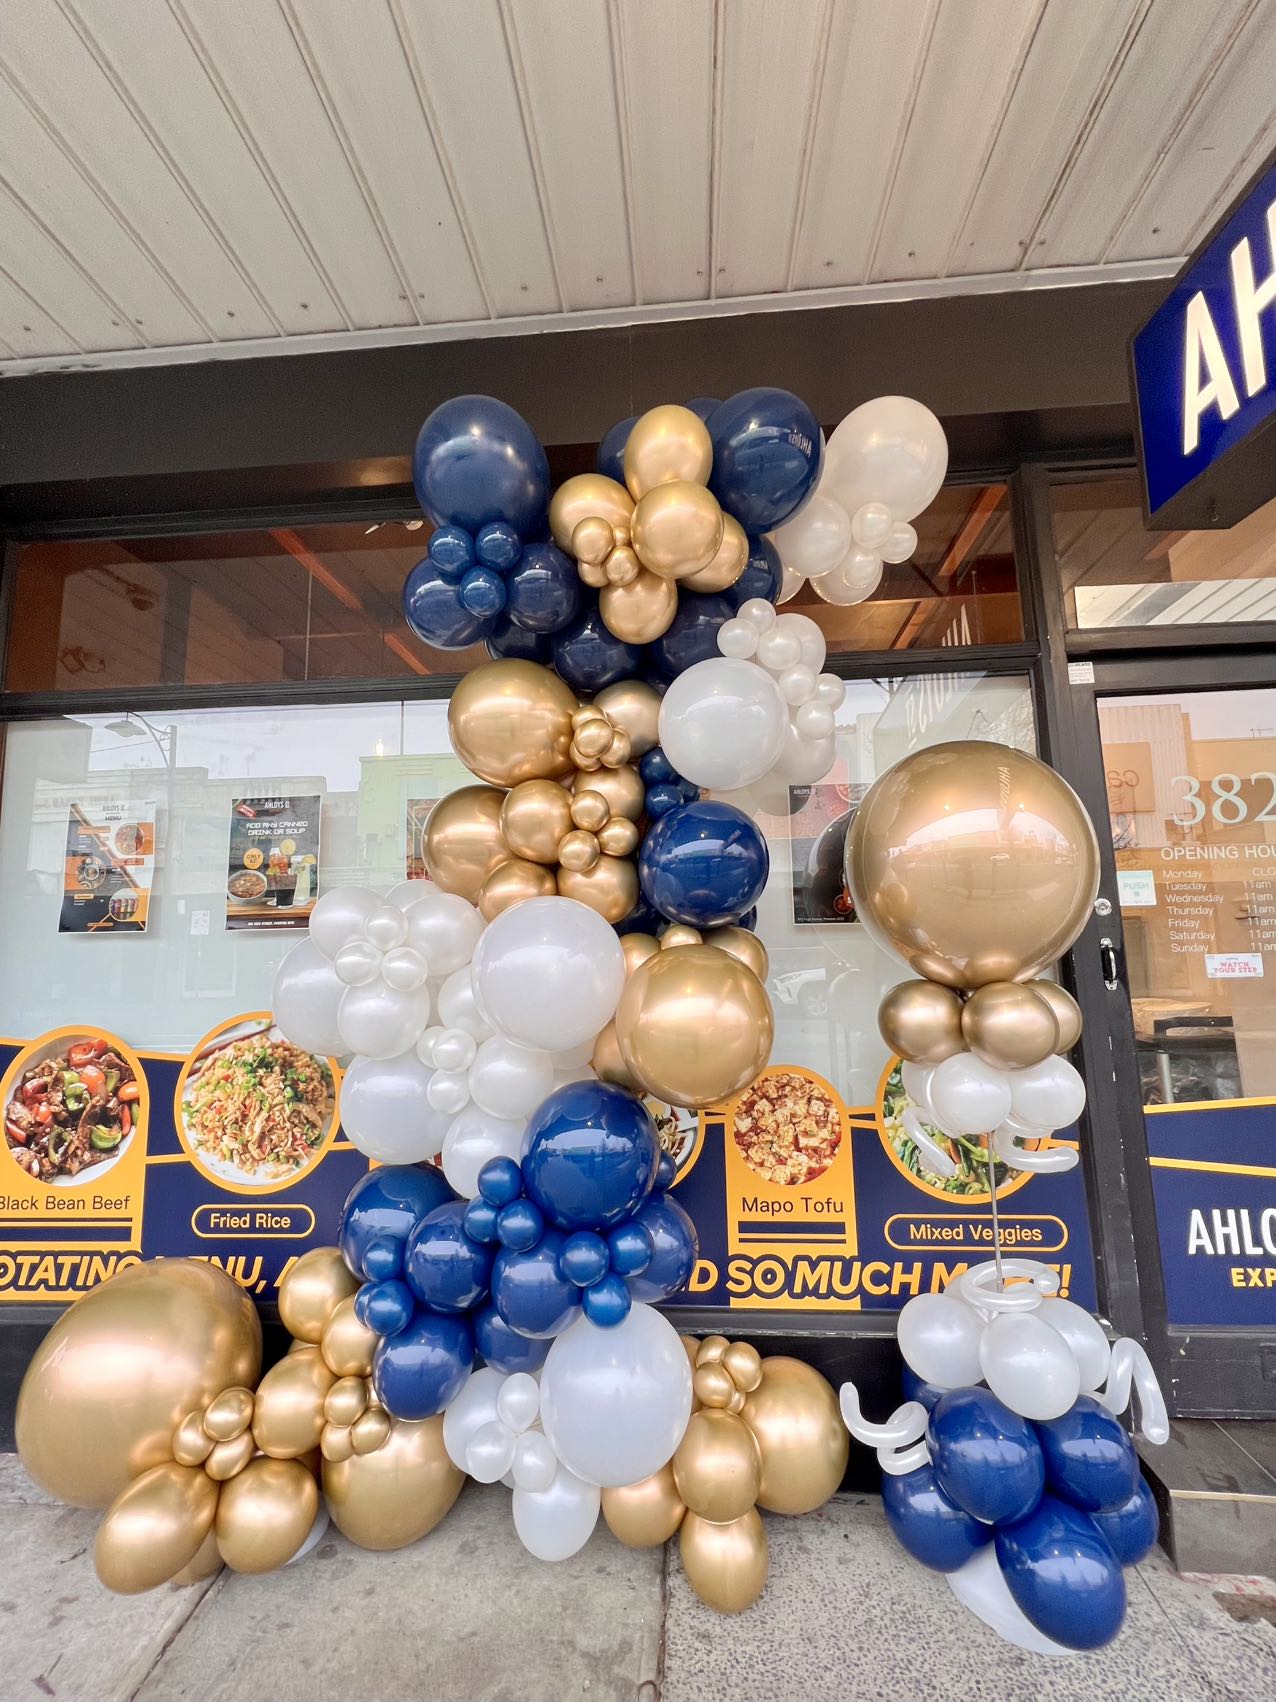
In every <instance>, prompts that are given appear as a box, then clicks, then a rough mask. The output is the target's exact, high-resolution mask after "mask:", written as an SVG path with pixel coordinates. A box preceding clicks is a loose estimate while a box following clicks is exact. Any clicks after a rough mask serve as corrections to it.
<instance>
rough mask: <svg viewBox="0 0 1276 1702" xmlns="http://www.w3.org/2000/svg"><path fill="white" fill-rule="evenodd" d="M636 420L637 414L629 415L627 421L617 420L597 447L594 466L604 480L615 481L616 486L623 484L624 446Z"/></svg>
mask: <svg viewBox="0 0 1276 1702" xmlns="http://www.w3.org/2000/svg"><path fill="white" fill-rule="evenodd" d="M637 418H638V416H637V414H630V416H629V418H628V419H627V420H617V421H616V423H615V425H614V426H612V428H611V430H610V431H609V432H608V433H607V434H606V436H605V437H604V438H603V440H602V442H601V443H600V444H599V445H598V459H597V461H596V462H595V465H596V466H597V468H598V471H599V472H600V473H602V474H603V476H604V477H605V478H608V479H615V481H616V483H617V484H618V485H623V484H624V482H625V445H626V444H627V443H628V442H629V434H630V432H631V431H632V430H633V429H634V421H635V420H636V419H637Z"/></svg>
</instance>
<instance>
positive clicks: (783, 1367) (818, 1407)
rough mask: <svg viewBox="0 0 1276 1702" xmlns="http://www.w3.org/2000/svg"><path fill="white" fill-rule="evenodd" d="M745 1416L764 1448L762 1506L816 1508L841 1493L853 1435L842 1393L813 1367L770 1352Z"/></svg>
mask: <svg viewBox="0 0 1276 1702" xmlns="http://www.w3.org/2000/svg"><path fill="white" fill-rule="evenodd" d="M742 1417H743V1419H744V1422H745V1423H746V1424H747V1425H748V1427H749V1429H750V1430H751V1431H752V1432H753V1434H754V1435H755V1436H756V1437H757V1439H758V1447H759V1448H760V1449H761V1451H762V1487H761V1488H760V1489H759V1491H758V1506H759V1507H765V1508H766V1510H767V1511H768V1512H770V1513H813V1512H814V1511H815V1509H816V1508H817V1507H822V1506H823V1505H824V1503H825V1502H826V1501H827V1500H828V1498H829V1496H830V1495H833V1494H835V1493H836V1491H837V1490H838V1488H839V1487H840V1485H841V1482H842V1478H843V1476H844V1474H845V1472H846V1461H847V1458H848V1456H849V1453H850V1443H851V1439H850V1435H849V1433H848V1431H847V1429H846V1426H845V1425H844V1424H843V1423H842V1415H841V1413H840V1412H839V1410H838V1405H837V1396H836V1395H835V1394H834V1392H833V1389H832V1387H831V1386H830V1384H829V1383H828V1381H827V1380H826V1379H825V1378H823V1377H821V1376H820V1374H819V1372H818V1371H816V1370H815V1369H814V1367H813V1366H810V1365H807V1364H805V1363H804V1362H803V1361H802V1360H800V1359H789V1358H787V1357H785V1356H784V1355H782V1354H770V1355H768V1356H767V1357H766V1358H765V1359H764V1360H763V1361H762V1378H761V1381H760V1382H759V1383H758V1386H757V1388H756V1389H754V1390H753V1392H752V1393H751V1394H750V1395H749V1396H748V1398H747V1399H746V1401H745V1403H744V1411H743V1414H742Z"/></svg>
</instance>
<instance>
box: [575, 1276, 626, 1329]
mask: <svg viewBox="0 0 1276 1702" xmlns="http://www.w3.org/2000/svg"><path fill="white" fill-rule="evenodd" d="M632 1304H633V1303H632V1301H631V1299H630V1296H629V1290H628V1289H627V1288H626V1287H625V1279H624V1277H621V1276H617V1275H616V1273H615V1271H608V1273H607V1275H606V1276H605V1277H603V1278H602V1279H601V1281H599V1282H596V1283H594V1284H593V1286H592V1287H590V1288H587V1289H586V1290H585V1292H584V1294H582V1296H581V1305H582V1307H583V1308H584V1312H585V1316H586V1317H587V1318H588V1319H589V1321H590V1323H591V1324H597V1325H598V1327H599V1329H600V1330H612V1329H615V1327H616V1325H617V1324H623V1323H624V1321H625V1319H626V1318H627V1317H628V1316H629V1308H630V1306H631V1305H632Z"/></svg>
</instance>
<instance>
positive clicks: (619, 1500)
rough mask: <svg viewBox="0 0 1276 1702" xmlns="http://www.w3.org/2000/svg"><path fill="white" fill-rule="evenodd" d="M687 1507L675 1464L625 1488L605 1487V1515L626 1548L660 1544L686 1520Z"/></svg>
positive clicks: (664, 1467)
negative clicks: (680, 1488) (677, 1486)
mask: <svg viewBox="0 0 1276 1702" xmlns="http://www.w3.org/2000/svg"><path fill="white" fill-rule="evenodd" d="M686 1511H687V1509H686V1506H685V1505H684V1503H683V1501H682V1498H681V1497H680V1496H679V1494H678V1491H677V1489H676V1488H675V1487H674V1481H673V1467H672V1466H662V1467H661V1468H660V1470H659V1471H658V1472H654V1473H653V1474H652V1476H651V1477H645V1478H643V1479H642V1480H641V1481H640V1482H638V1483H628V1484H626V1485H625V1486H624V1487H623V1488H622V1489H604V1490H603V1518H604V1519H605V1520H606V1521H607V1528H608V1530H609V1531H610V1532H611V1534H612V1535H613V1536H614V1537H615V1538H616V1540H617V1541H618V1542H623V1543H624V1545H625V1547H626V1548H659V1547H660V1545H661V1543H664V1542H668V1540H669V1538H670V1537H671V1536H672V1535H673V1534H674V1532H675V1531H676V1530H677V1529H678V1526H679V1525H680V1524H681V1523H682V1519H683V1515H684V1514H685V1513H686Z"/></svg>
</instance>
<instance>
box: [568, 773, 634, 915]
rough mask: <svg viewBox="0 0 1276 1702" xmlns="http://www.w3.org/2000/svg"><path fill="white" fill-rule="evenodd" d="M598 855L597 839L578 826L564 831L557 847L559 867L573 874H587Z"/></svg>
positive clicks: (599, 853)
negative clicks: (567, 831)
mask: <svg viewBox="0 0 1276 1702" xmlns="http://www.w3.org/2000/svg"><path fill="white" fill-rule="evenodd" d="M585 795H586V797H588V796H589V794H588V793H586V794H585ZM594 796H595V797H597V796H598V794H597V793H595V794H594ZM600 855H601V852H600V851H599V849H598V840H597V839H596V838H595V836H594V835H593V834H592V833H585V832H584V831H583V830H582V829H581V828H579V827H574V828H573V829H572V830H571V832H570V833H565V834H564V835H563V837H562V841H561V843H560V844H559V847H558V863H559V867H560V868H561V869H566V870H568V872H569V873H571V874H573V875H584V874H588V873H589V871H590V869H592V868H593V866H594V864H595V863H596V862H597V861H598V859H599V857H600ZM630 908H631V909H632V906H630ZM626 914H628V912H626Z"/></svg>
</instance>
